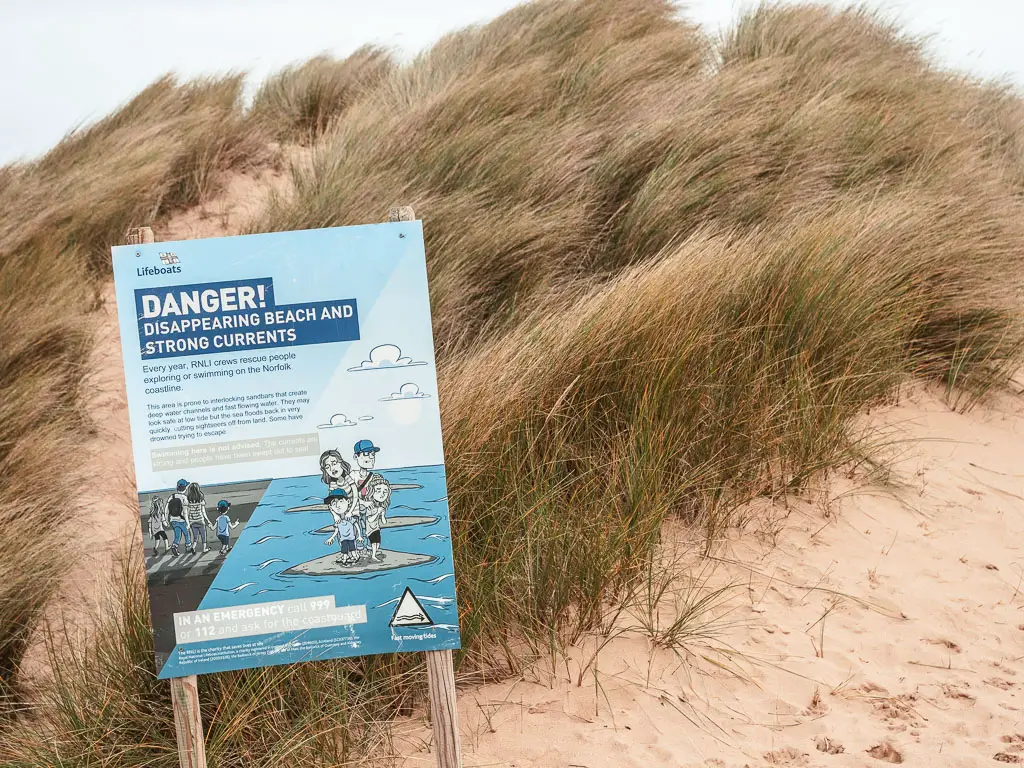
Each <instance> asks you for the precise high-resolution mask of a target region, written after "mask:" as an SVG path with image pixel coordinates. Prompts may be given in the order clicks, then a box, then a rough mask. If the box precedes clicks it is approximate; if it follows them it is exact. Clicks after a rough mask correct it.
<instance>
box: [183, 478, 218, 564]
mask: <svg viewBox="0 0 1024 768" xmlns="http://www.w3.org/2000/svg"><path fill="white" fill-rule="evenodd" d="M185 519H186V520H188V524H189V528H191V530H192V544H191V545H190V546H189V552H191V553H192V554H195V551H196V548H197V547H198V546H199V540H200V539H202V540H203V554H204V555H205V554H206V553H207V552H209V551H210V547H209V545H207V543H206V529H207V528H212V527H213V526H212V525H211V524H210V518H208V517H207V516H206V497H205V496H203V492H202V490H201V489H200V488H199V483H189V484H188V487H187V488H186V489H185Z"/></svg>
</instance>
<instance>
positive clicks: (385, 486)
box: [362, 473, 391, 560]
mask: <svg viewBox="0 0 1024 768" xmlns="http://www.w3.org/2000/svg"><path fill="white" fill-rule="evenodd" d="M367 487H368V492H367V494H366V501H365V502H363V505H362V506H363V510H364V512H365V514H366V517H365V522H364V524H363V526H364V530H365V531H366V538H367V539H368V540H369V542H370V546H371V547H372V548H373V551H372V552H371V553H370V557H371V558H373V559H374V560H383V559H384V553H383V552H381V551H380V529H381V528H383V527H384V526H385V525H387V524H388V507H389V506H391V484H390V483H389V482H388V481H387V480H386V479H384V477H383V476H381V475H378V474H376V473H374V475H373V476H372V477H371V478H370V482H369V483H368V484H367Z"/></svg>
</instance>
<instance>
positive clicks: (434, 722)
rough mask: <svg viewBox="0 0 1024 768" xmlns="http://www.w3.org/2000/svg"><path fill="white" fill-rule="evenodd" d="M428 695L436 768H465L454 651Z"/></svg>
mask: <svg viewBox="0 0 1024 768" xmlns="http://www.w3.org/2000/svg"><path fill="white" fill-rule="evenodd" d="M415 219H416V213H415V212H414V211H413V209H412V206H408V205H399V206H392V207H391V208H389V209H388V221H389V222H392V221H414V220H415ZM426 657H427V694H428V695H429V696H430V723H431V726H432V727H433V730H434V750H435V752H436V754H437V768H462V753H461V749H460V748H459V711H458V705H457V703H456V699H455V665H454V664H453V663H452V652H451V651H426Z"/></svg>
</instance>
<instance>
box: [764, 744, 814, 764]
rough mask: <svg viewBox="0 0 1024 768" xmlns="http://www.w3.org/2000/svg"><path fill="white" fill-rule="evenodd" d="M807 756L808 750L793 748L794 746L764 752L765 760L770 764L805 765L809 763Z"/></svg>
mask: <svg viewBox="0 0 1024 768" xmlns="http://www.w3.org/2000/svg"><path fill="white" fill-rule="evenodd" d="M807 758H808V755H807V753H806V752H801V751H800V750H798V749H793V747H782V748H781V749H773V750H772V751H771V752H765V753H764V761H765V762H766V763H768V765H790V766H804V765H807Z"/></svg>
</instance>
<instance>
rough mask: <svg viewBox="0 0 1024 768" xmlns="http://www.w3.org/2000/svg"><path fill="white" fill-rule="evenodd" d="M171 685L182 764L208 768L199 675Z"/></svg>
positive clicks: (139, 233)
mask: <svg viewBox="0 0 1024 768" xmlns="http://www.w3.org/2000/svg"><path fill="white" fill-rule="evenodd" d="M125 241H126V242H127V243H128V245H141V244H142V243H152V242H155V240H154V238H153V230H152V229H150V228H149V227H137V228H135V229H129V230H128V232H127V233H126V234H125ZM170 683H171V707H172V708H173V710H174V730H175V735H176V736H177V738H178V762H179V763H180V764H181V768H206V741H205V739H204V736H203V716H202V713H201V712H200V711H199V686H198V683H197V681H196V676H195V675H189V676H187V677H173V678H171V680H170Z"/></svg>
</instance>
